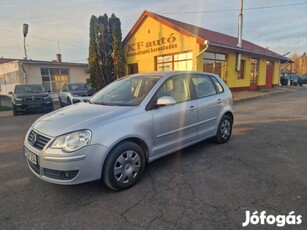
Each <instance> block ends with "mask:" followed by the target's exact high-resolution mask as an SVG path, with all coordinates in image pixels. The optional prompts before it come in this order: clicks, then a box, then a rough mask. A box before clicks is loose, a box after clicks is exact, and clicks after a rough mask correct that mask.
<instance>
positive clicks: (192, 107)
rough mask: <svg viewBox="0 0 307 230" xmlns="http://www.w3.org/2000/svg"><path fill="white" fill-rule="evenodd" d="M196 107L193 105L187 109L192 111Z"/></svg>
mask: <svg viewBox="0 0 307 230" xmlns="http://www.w3.org/2000/svg"><path fill="white" fill-rule="evenodd" d="M196 109H197V107H195V106H194V105H192V106H190V108H189V110H190V111H191V112H192V111H195V110H196Z"/></svg>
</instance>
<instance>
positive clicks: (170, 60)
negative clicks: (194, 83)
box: [123, 11, 286, 91]
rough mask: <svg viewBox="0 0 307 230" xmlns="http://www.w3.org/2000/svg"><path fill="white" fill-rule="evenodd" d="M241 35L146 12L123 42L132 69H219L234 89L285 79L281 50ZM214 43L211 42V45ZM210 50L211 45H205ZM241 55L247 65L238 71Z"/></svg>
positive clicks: (213, 71)
mask: <svg viewBox="0 0 307 230" xmlns="http://www.w3.org/2000/svg"><path fill="white" fill-rule="evenodd" d="M237 42H238V41H237V38H235V37H232V36H229V35H226V34H222V33H218V32H215V31H211V30H207V29H204V28H200V27H197V26H193V25H190V24H186V23H183V22H179V21H176V20H173V19H170V18H167V17H164V16H161V15H157V14H154V13H151V12H148V11H144V12H143V14H142V15H141V17H140V18H139V19H138V21H137V22H136V23H135V25H134V26H133V28H132V29H131V31H130V32H129V33H128V35H127V36H126V38H125V39H124V41H123V44H124V49H125V55H126V60H127V72H128V73H129V74H132V73H138V72H139V73H143V72H152V71H176V70H195V71H204V72H211V73H216V74H218V75H220V76H221V78H222V79H223V80H224V81H225V82H226V84H227V85H228V86H229V87H230V88H231V89H232V90H233V91H235V90H242V89H257V88H270V87H272V86H274V85H278V84H279V76H280V62H281V61H282V62H283V61H286V59H285V58H284V57H282V56H281V55H279V54H277V53H274V52H272V51H270V50H268V49H265V48H263V47H260V46H258V45H255V44H253V43H251V42H248V41H243V46H242V48H239V47H238V46H237ZM205 44H208V45H205ZM205 49H206V50H205ZM239 53H240V54H241V69H240V71H237V70H236V66H237V56H238V54H239Z"/></svg>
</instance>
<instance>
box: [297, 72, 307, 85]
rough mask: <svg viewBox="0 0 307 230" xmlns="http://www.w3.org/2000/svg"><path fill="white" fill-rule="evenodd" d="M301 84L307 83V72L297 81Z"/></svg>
mask: <svg viewBox="0 0 307 230" xmlns="http://www.w3.org/2000/svg"><path fill="white" fill-rule="evenodd" d="M297 83H298V84H299V85H300V86H302V85H304V84H307V74H305V75H303V76H302V77H301V78H300V79H299V80H298V82H297Z"/></svg>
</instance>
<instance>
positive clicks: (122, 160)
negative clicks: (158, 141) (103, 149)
mask: <svg viewBox="0 0 307 230" xmlns="http://www.w3.org/2000/svg"><path fill="white" fill-rule="evenodd" d="M144 168H145V154H144V151H143V149H142V148H141V147H140V146H139V145H137V144H136V143H134V142H122V143H120V144H119V145H117V146H115V147H114V149H112V150H111V152H110V153H109V155H108V156H107V158H106V160H105V163H104V167H103V169H102V175H101V178H102V180H103V182H104V184H105V185H106V186H108V187H109V188H111V189H112V190H114V191H121V190H125V189H128V188H130V187H132V186H133V185H135V184H136V183H137V181H138V180H139V178H140V177H141V175H142V174H143V171H144Z"/></svg>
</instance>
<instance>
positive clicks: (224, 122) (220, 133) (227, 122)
mask: <svg viewBox="0 0 307 230" xmlns="http://www.w3.org/2000/svg"><path fill="white" fill-rule="evenodd" d="M232 123H233V121H232V119H231V117H230V116H229V115H224V116H223V117H222V119H221V121H220V123H219V126H218V130H217V134H216V136H215V141H216V142H217V143H219V144H224V143H226V142H228V141H229V139H230V136H231V132H232Z"/></svg>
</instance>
